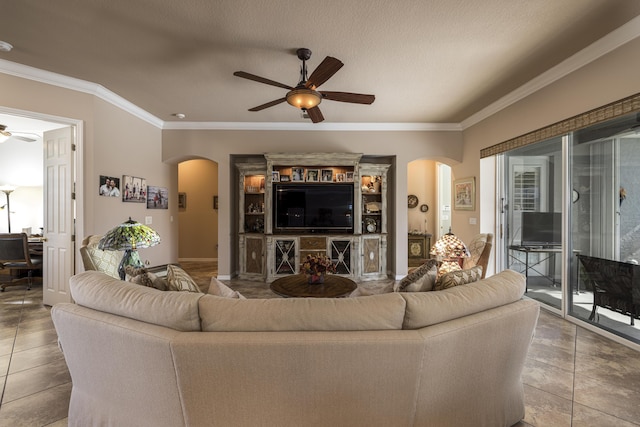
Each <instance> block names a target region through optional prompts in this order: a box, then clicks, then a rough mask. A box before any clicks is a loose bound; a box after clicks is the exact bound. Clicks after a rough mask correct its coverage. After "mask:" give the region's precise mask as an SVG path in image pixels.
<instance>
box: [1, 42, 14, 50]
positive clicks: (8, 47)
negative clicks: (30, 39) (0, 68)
mask: <svg viewBox="0 0 640 427" xmlns="http://www.w3.org/2000/svg"><path fill="white" fill-rule="evenodd" d="M11 49H13V46H11V45H10V44H9V43H7V42H3V41H2V40H0V52H11Z"/></svg>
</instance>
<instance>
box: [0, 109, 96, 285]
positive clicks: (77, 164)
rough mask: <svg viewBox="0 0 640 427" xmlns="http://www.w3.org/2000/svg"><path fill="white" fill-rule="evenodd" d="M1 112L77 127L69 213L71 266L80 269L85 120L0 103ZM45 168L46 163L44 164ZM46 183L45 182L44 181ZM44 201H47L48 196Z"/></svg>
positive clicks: (82, 230)
mask: <svg viewBox="0 0 640 427" xmlns="http://www.w3.org/2000/svg"><path fill="white" fill-rule="evenodd" d="M0 113H2V114H7V115H11V116H18V117H24V118H27V119H35V120H43V121H46V122H53V123H60V124H61V125H63V126H71V127H73V128H75V132H73V139H74V140H73V141H72V144H75V146H76V148H75V159H76V161H74V165H73V168H74V169H73V175H74V176H73V181H74V183H75V184H74V186H75V188H74V190H73V192H74V193H75V207H74V208H73V209H69V215H73V214H74V213H75V227H74V228H75V230H74V235H75V245H74V246H75V248H74V251H73V253H74V256H73V266H72V268H71V271H72V272H74V273H75V272H77V271H80V267H81V265H80V262H81V259H80V257H78V256H76V253H77V250H76V248H77V246H78V242H81V241H82V239H83V238H84V179H83V177H84V121H83V120H79V119H72V118H69V117H61V116H54V115H51V114H45V113H38V112H35V111H26V110H19V109H16V108H9V107H4V106H1V105H0ZM42 167H43V168H44V165H42ZM43 184H44V183H43ZM44 199H45V200H44V201H43V203H46V197H45V198H44ZM44 209H45V211H46V206H44Z"/></svg>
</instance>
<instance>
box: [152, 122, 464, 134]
mask: <svg viewBox="0 0 640 427" xmlns="http://www.w3.org/2000/svg"><path fill="white" fill-rule="evenodd" d="M162 129H163V130H182V129H191V130H256V131H265V130H266V131H269V130H270V131H320V132H321V131H342V132H349V131H353V132H366V131H371V132H425V131H461V130H462V128H461V127H460V124H458V123H311V122H309V123H289V122H274V123H270V122H164V126H163V128H162Z"/></svg>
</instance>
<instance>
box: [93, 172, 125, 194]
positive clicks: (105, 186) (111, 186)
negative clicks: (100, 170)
mask: <svg viewBox="0 0 640 427" xmlns="http://www.w3.org/2000/svg"><path fill="white" fill-rule="evenodd" d="M98 194H99V195H100V196H105V197H120V178H114V177H112V176H105V175H100V187H99V188H98Z"/></svg>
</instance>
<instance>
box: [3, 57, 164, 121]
mask: <svg viewBox="0 0 640 427" xmlns="http://www.w3.org/2000/svg"><path fill="white" fill-rule="evenodd" d="M0 73H3V74H8V75H11V76H15V77H20V78H23V79H28V80H33V81H36V82H40V83H44V84H48V85H52V86H57V87H61V88H64V89H70V90H74V91H77V92H82V93H86V94H89V95H94V96H96V97H98V98H100V99H102V100H103V101H106V102H108V103H110V104H112V105H114V106H116V107H118V108H120V109H122V110H124V111H126V112H128V113H130V114H132V115H134V116H135V117H137V118H139V119H141V120H144V121H145V122H147V123H149V124H151V125H153V126H155V127H157V128H160V129H161V128H162V124H163V121H162V120H160V119H159V118H157V117H156V116H154V115H153V114H151V113H149V112H147V111H145V110H143V109H142V108H140V107H138V106H137V105H135V104H133V103H132V102H129V101H127V100H126V99H124V98H123V97H121V96H120V95H117V94H115V93H113V92H111V91H110V90H109V89H107V88H105V87H104V86H101V85H99V84H97V83H92V82H88V81H86V80H81V79H76V78H75V77H69V76H65V75H62V74H58V73H54V72H51V71H46V70H41V69H39V68H34V67H31V66H29V65H23V64H18V63H16V62H11V61H7V60H4V59H0Z"/></svg>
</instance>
